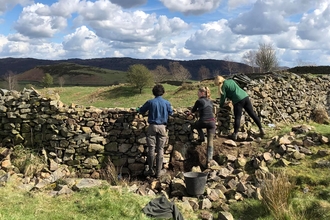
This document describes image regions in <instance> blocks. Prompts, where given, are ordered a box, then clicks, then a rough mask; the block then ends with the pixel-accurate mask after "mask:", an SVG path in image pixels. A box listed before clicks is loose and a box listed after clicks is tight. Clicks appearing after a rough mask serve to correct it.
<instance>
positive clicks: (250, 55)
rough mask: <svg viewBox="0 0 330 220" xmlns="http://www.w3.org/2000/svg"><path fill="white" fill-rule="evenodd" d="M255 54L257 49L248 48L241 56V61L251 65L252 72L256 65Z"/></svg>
mask: <svg viewBox="0 0 330 220" xmlns="http://www.w3.org/2000/svg"><path fill="white" fill-rule="evenodd" d="M256 54H257V51H254V50H249V51H247V52H245V53H244V54H243V57H242V61H243V63H245V64H246V65H249V66H251V68H252V73H254V67H255V65H256Z"/></svg>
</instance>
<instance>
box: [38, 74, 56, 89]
mask: <svg viewBox="0 0 330 220" xmlns="http://www.w3.org/2000/svg"><path fill="white" fill-rule="evenodd" d="M41 83H42V84H43V86H44V87H46V88H48V87H50V86H51V85H53V77H52V76H51V75H50V74H49V73H46V74H45V76H44V77H43V78H42V81H41Z"/></svg>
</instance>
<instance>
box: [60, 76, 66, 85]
mask: <svg viewBox="0 0 330 220" xmlns="http://www.w3.org/2000/svg"><path fill="white" fill-rule="evenodd" d="M64 83H65V79H64V77H63V76H60V77H58V84H59V85H60V86H61V87H62V86H63V85H64Z"/></svg>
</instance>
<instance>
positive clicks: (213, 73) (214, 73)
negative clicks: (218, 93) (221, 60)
mask: <svg viewBox="0 0 330 220" xmlns="http://www.w3.org/2000/svg"><path fill="white" fill-rule="evenodd" d="M219 75H220V70H219V69H215V70H213V72H212V76H213V77H216V76H219Z"/></svg>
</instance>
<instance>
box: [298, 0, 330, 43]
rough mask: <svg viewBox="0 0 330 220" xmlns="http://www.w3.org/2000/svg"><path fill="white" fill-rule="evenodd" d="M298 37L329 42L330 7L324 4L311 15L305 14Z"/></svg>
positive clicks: (299, 27) (299, 26)
mask: <svg viewBox="0 0 330 220" xmlns="http://www.w3.org/2000/svg"><path fill="white" fill-rule="evenodd" d="M297 35H298V36H299V37H300V38H302V39H306V40H311V41H322V42H323V41H328V40H329V37H330V6H329V4H322V5H321V7H320V8H317V9H315V10H314V11H313V12H312V13H310V14H304V16H303V17H302V19H301V22H300V24H299V25H298V30H297Z"/></svg>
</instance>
